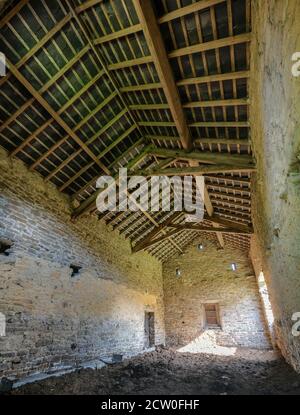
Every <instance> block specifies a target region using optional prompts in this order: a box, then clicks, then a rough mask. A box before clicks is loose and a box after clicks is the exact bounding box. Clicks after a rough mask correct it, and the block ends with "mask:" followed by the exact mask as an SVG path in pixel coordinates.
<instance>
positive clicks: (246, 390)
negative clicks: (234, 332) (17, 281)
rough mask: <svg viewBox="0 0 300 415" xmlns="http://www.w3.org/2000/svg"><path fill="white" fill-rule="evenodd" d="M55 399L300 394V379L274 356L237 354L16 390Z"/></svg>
mask: <svg viewBox="0 0 300 415" xmlns="http://www.w3.org/2000/svg"><path fill="white" fill-rule="evenodd" d="M11 393H12V394H15V395H24V394H33V395H52V394H59V395H63V394H84V395H117V394H121V395H130V394H131V395H150V394H153V395H162V394H168V395H178V394H183V395H240V394H247V395H262V394H267V395H278V394H293V395H299V394H300V375H299V374H297V373H296V372H294V370H293V369H292V368H291V367H290V366H288V365H287V364H286V363H285V361H284V360H283V359H282V358H281V357H280V356H279V355H277V354H276V353H275V352H272V351H257V350H249V349H247V350H245V349H237V350H236V353H235V354H234V355H231V356H221V355H212V354H204V353H199V354H190V353H181V352H178V351H176V350H175V349H166V348H163V347H160V348H157V350H156V351H153V352H151V353H147V354H144V355H141V356H138V357H136V358H133V359H130V360H125V361H123V362H122V363H117V364H114V365H109V366H106V367H104V368H102V369H99V370H92V369H84V370H79V371H76V372H73V373H70V374H66V375H64V376H61V377H58V378H49V379H45V380H43V381H40V382H35V383H32V384H28V385H25V386H23V387H21V388H18V389H14V390H13V391H12V392H11Z"/></svg>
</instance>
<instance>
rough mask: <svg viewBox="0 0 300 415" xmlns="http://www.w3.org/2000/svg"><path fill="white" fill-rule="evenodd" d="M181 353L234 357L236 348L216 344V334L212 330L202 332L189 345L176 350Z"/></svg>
mask: <svg viewBox="0 0 300 415" xmlns="http://www.w3.org/2000/svg"><path fill="white" fill-rule="evenodd" d="M177 351H178V352H181V353H207V354H214V355H218V356H234V355H235V354H236V351H237V348H236V347H226V346H220V345H218V344H217V333H216V332H215V331H213V330H207V331H205V332H203V333H202V334H201V335H200V336H199V337H197V338H196V339H195V340H193V341H192V342H191V343H189V344H187V345H186V346H184V347H181V348H180V349H178V350H177Z"/></svg>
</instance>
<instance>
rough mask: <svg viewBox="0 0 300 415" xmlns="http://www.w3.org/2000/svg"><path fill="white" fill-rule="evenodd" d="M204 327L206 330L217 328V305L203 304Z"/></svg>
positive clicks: (218, 317) (218, 323) (218, 322)
mask: <svg viewBox="0 0 300 415" xmlns="http://www.w3.org/2000/svg"><path fill="white" fill-rule="evenodd" d="M204 311H205V320H206V326H207V327H208V328H219V327H221V324H220V313H219V305H218V304H204Z"/></svg>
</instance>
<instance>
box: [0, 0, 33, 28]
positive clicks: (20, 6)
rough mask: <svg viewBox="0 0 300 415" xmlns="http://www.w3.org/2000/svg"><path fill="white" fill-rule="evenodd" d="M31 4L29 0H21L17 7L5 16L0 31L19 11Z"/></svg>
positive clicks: (0, 23) (0, 22)
mask: <svg viewBox="0 0 300 415" xmlns="http://www.w3.org/2000/svg"><path fill="white" fill-rule="evenodd" d="M28 2H29V0H21V1H19V2H18V3H17V4H16V5H15V7H13V8H12V9H11V10H10V12H8V13H7V14H5V15H4V16H3V18H2V19H1V20H0V29H2V28H3V27H4V26H5V25H6V24H7V23H8V22H9V21H10V20H11V19H12V18H13V17H14V16H15V15H16V14H18V13H19V11H20V10H21V9H22V8H23V7H24V6H25V5H26V4H27V3H28Z"/></svg>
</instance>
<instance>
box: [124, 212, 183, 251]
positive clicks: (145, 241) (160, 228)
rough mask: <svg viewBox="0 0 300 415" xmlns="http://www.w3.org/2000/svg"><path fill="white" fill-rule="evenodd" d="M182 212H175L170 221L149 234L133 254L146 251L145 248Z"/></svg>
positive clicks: (138, 244) (136, 246) (134, 249)
mask: <svg viewBox="0 0 300 415" xmlns="http://www.w3.org/2000/svg"><path fill="white" fill-rule="evenodd" d="M181 213H182V212H175V213H174V214H173V215H172V216H171V217H170V218H169V219H167V220H166V221H165V222H164V223H162V224H160V225H159V226H158V227H156V228H154V229H153V230H152V231H151V232H149V233H148V234H147V235H146V237H145V238H144V239H143V240H142V241H139V242H138V243H137V244H136V245H135V246H134V247H133V248H132V252H133V253H135V252H138V251H141V250H142V249H144V247H145V246H146V245H147V244H148V243H149V242H150V241H151V240H152V239H153V238H154V237H155V236H156V235H157V234H158V233H159V232H161V231H162V230H163V229H165V228H166V227H167V226H168V225H169V224H170V223H171V222H173V221H174V220H175V219H177V218H178V216H180V215H181Z"/></svg>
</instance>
